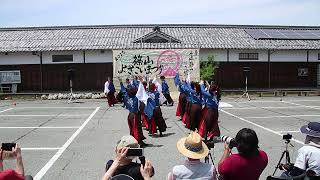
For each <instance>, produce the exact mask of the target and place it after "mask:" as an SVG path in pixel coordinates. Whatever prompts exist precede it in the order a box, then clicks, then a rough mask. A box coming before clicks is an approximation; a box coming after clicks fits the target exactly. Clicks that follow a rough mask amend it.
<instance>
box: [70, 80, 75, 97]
mask: <svg viewBox="0 0 320 180" xmlns="http://www.w3.org/2000/svg"><path fill="white" fill-rule="evenodd" d="M69 84H70V97H69V101H68V103H72V101H73V100H74V99H75V97H74V96H73V91H72V79H70V80H69Z"/></svg>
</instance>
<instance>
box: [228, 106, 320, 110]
mask: <svg viewBox="0 0 320 180" xmlns="http://www.w3.org/2000/svg"><path fill="white" fill-rule="evenodd" d="M299 108H312V109H313V108H314V109H317V108H320V106H264V107H233V108H223V109H234V110H241V109H243V110H250V109H299Z"/></svg>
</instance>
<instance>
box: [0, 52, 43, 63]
mask: <svg viewBox="0 0 320 180" xmlns="http://www.w3.org/2000/svg"><path fill="white" fill-rule="evenodd" d="M15 64H40V57H39V56H36V55H32V53H31V52H27V53H8V55H5V54H4V53H0V65H15Z"/></svg>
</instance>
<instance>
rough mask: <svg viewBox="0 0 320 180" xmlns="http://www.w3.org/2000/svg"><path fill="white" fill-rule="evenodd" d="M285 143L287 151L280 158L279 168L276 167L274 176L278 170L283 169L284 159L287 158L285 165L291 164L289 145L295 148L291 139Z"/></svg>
mask: <svg viewBox="0 0 320 180" xmlns="http://www.w3.org/2000/svg"><path fill="white" fill-rule="evenodd" d="M285 143H286V149H285V150H284V151H283V152H282V155H281V158H280V160H279V162H278V164H277V166H276V167H275V170H274V172H273V174H272V176H274V174H275V173H276V171H277V169H280V167H281V161H282V159H283V157H284V156H285V158H286V162H285V164H291V161H290V154H289V151H288V145H289V144H290V145H291V146H293V145H292V144H291V143H290V139H286V140H285Z"/></svg>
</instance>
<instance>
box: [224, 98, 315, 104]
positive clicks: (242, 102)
mask: <svg viewBox="0 0 320 180" xmlns="http://www.w3.org/2000/svg"><path fill="white" fill-rule="evenodd" d="M318 101H319V100H314V99H309V100H298V99H297V100H290V102H318ZM275 102H282V100H273V101H272V100H269V101H268V100H266V101H263V100H261V101H259V100H257V101H255V100H251V101H240V102H239V101H237V104H250V103H275ZM287 102H288V101H287ZM227 103H232V102H228V101H227Z"/></svg>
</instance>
